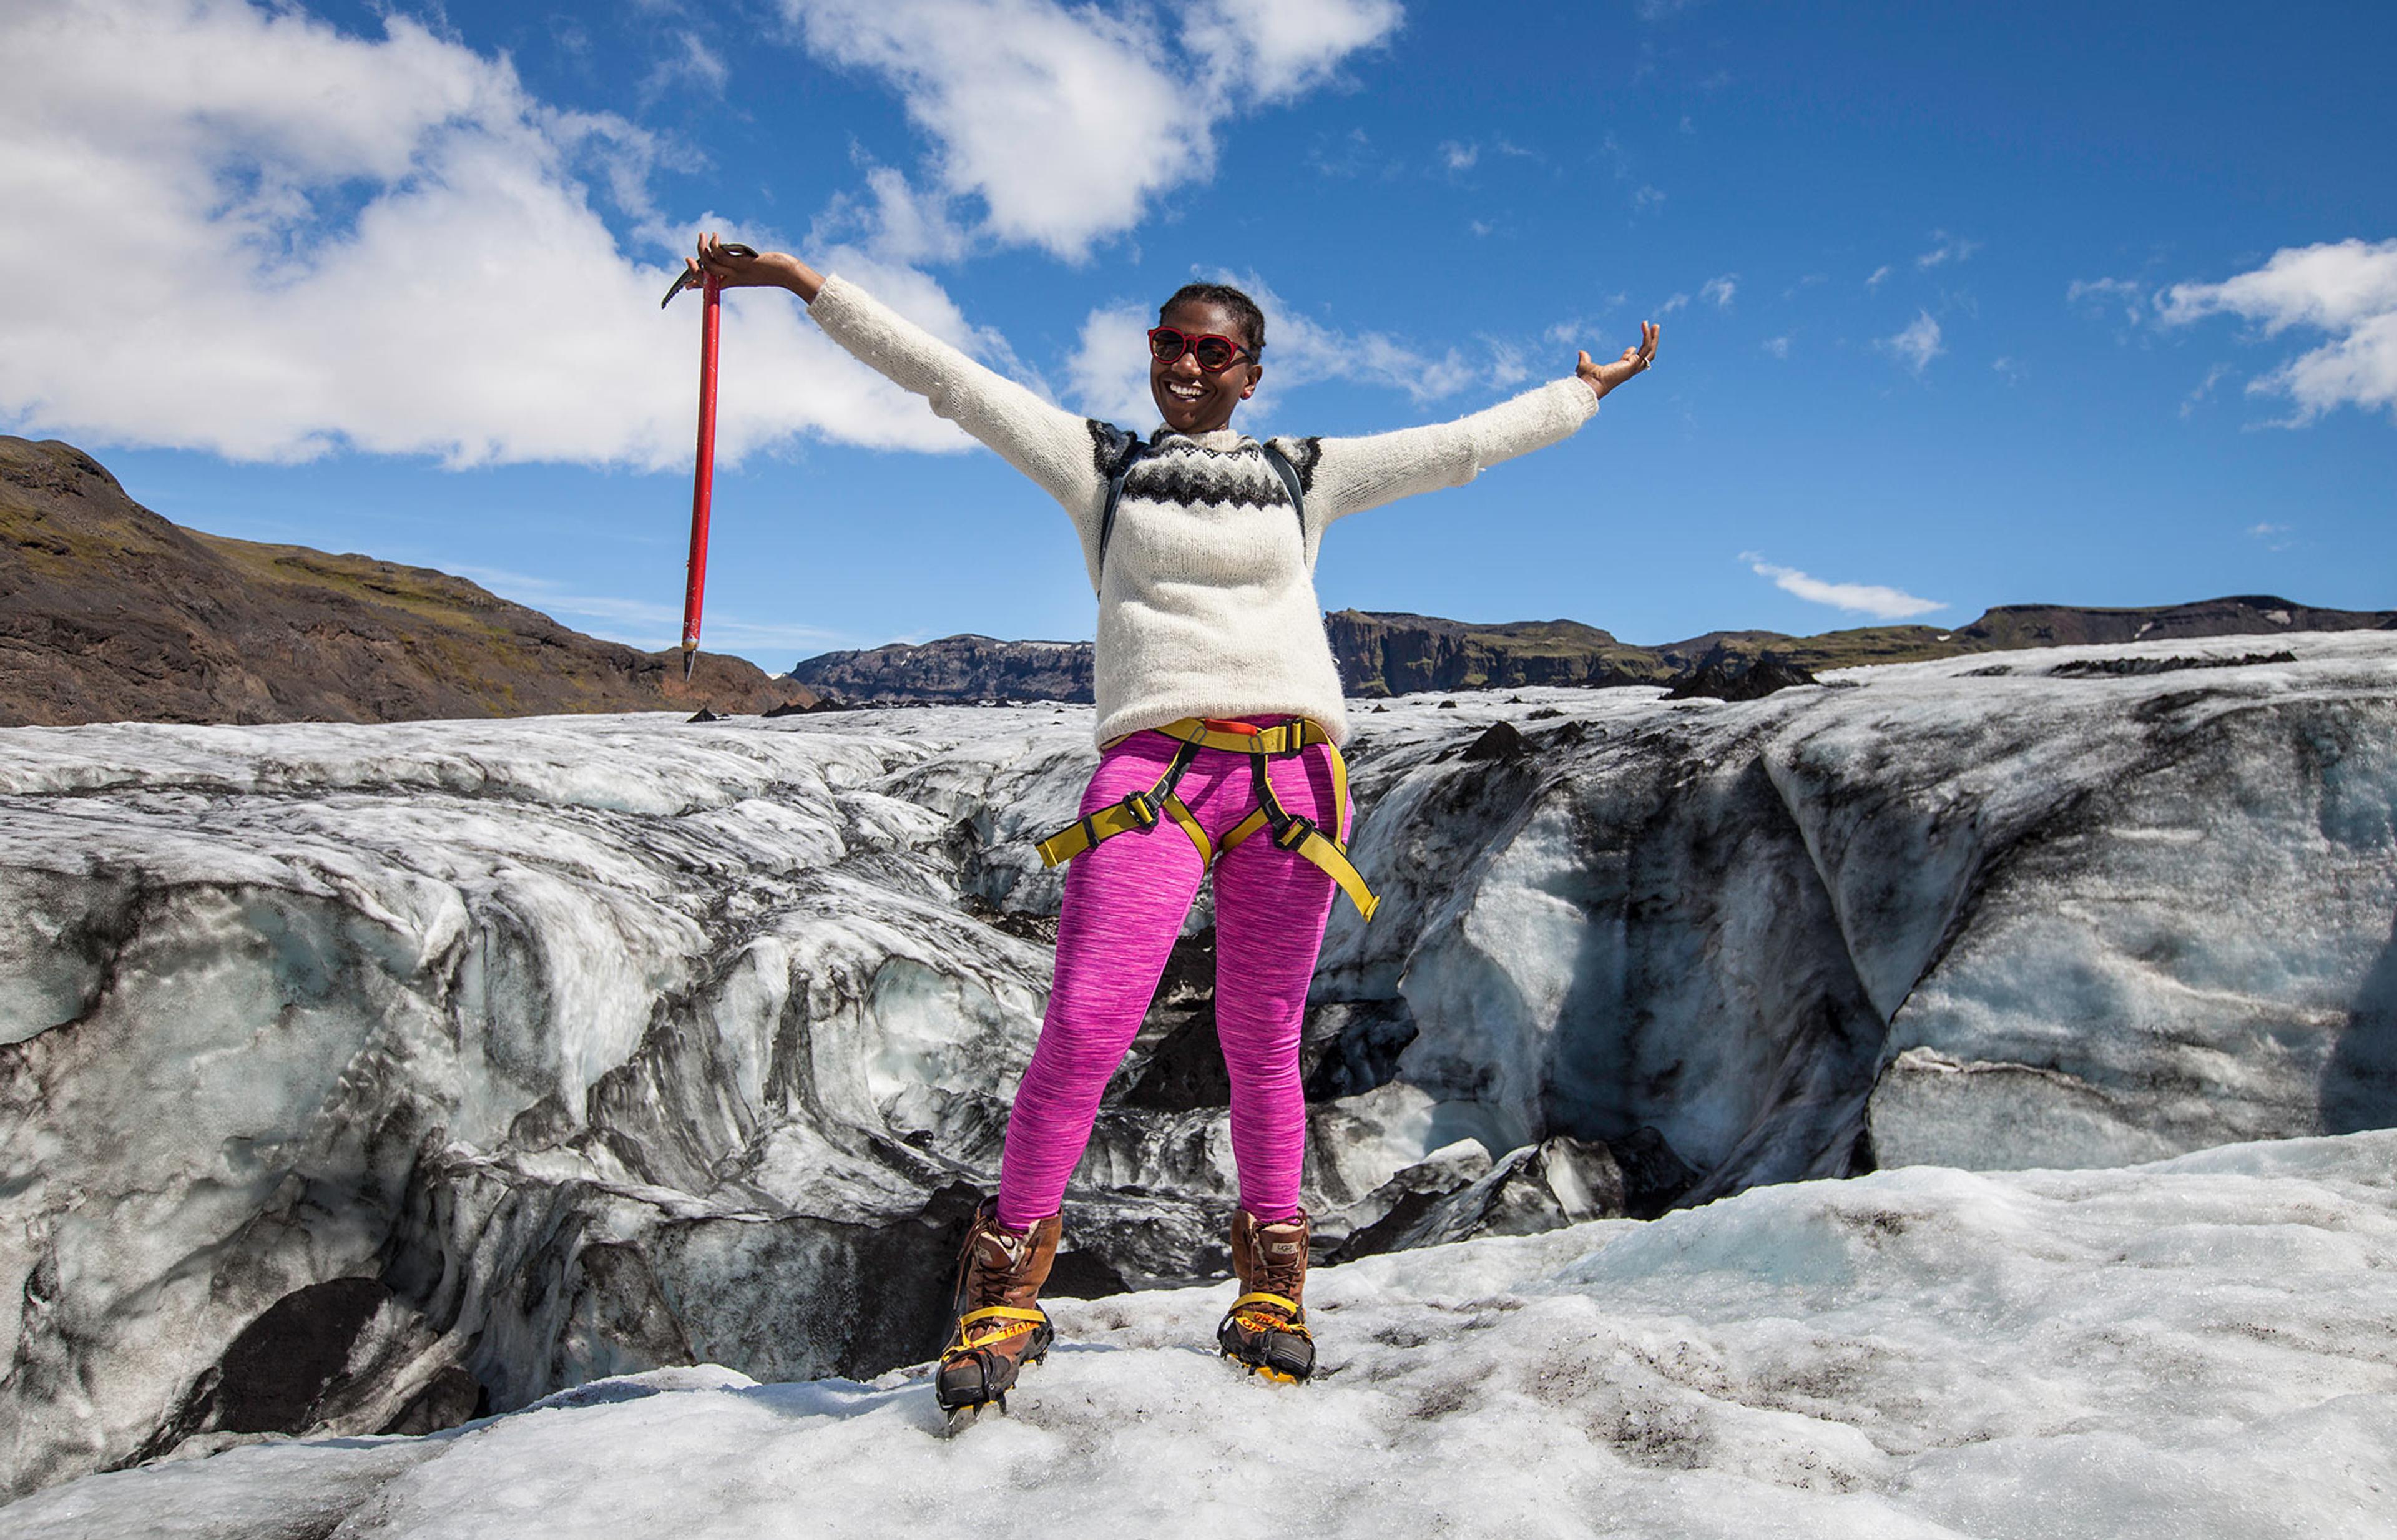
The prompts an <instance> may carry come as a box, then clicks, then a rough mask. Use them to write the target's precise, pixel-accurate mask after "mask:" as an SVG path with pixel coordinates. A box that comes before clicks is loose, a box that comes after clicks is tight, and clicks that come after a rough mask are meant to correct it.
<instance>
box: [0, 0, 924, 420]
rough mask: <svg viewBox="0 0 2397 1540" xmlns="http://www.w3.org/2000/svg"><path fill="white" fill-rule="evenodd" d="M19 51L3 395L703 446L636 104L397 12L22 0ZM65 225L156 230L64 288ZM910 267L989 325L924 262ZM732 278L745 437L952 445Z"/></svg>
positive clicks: (919, 296) (31, 407) (139, 409)
mask: <svg viewBox="0 0 2397 1540" xmlns="http://www.w3.org/2000/svg"><path fill="white" fill-rule="evenodd" d="M0 58H6V59H7V60H8V76H9V82H8V87H7V90H6V91H0V207H5V208H7V209H8V210H9V217H8V218H7V220H6V221H0V420H5V421H7V422H8V423H9V424H10V425H11V426H13V427H16V428H19V429H32V430H34V431H39V432H46V433H55V434H60V435H66V436H69V437H75V438H81V439H83V440H85V441H86V442H88V443H95V444H142V445H158V446H169V447H175V448H183V449H205V450H210V451H214V452H216V453H219V454H222V455H226V456H229V457H232V458H235V459H275V460H293V459H304V458H307V457H310V456H313V455H315V454H319V453H322V452H324V451H326V450H327V449H330V448H332V447H334V446H336V445H340V444H349V445H352V446H355V447H356V448H358V449H365V450H368V451H373V452H381V453H397V454H424V455H434V456H438V457H440V458H442V459H443V460H445V461H447V462H450V463H453V464H475V463H487V462H510V461H528V460H552V461H577V462H600V463H617V464H630V465H635V466H642V467H663V466H669V465H674V464H677V463H682V462H686V461H687V459H688V457H689V455H690V436H691V414H692V409H693V402H692V394H693V392H692V379H693V376H694V374H695V372H696V371H695V369H694V368H693V355H694V354H695V353H696V351H697V349H696V346H695V341H696V338H695V333H696V332H697V330H698V320H697V311H696V307H695V305H694V304H693V302H692V301H689V300H684V301H677V302H676V307H675V308H674V309H673V310H670V311H668V312H666V313H664V314H661V313H660V311H659V309H658V296H659V294H660V293H662V292H663V290H664V288H665V286H666V282H667V279H668V276H669V275H670V273H671V272H672V271H673V270H674V267H675V266H676V265H678V261H677V260H676V258H675V257H674V256H672V255H671V254H670V251H669V249H668V243H671V246H672V248H677V249H678V248H680V246H681V244H682V242H683V240H684V239H685V235H684V232H683V229H682V228H681V227H677V226H674V225H669V224H667V223H665V222H664V221H663V220H662V219H660V218H659V217H658V216H657V214H656V213H655V211H654V210H653V209H651V208H649V205H648V202H647V194H646V181H647V174H648V170H649V166H650V164H651V163H652V161H653V159H654V157H655V154H656V147H655V145H654V144H653V143H652V141H649V139H648V138H647V136H645V135H643V134H642V133H641V132H640V131H639V130H638V129H636V128H635V127H632V126H631V125H629V124H626V123H624V122H623V121H622V120H621V119H616V118H612V117H607V116H601V115H593V114H575V113H568V112H562V111H559V110H557V109H556V108H553V107H551V106H548V105H547V104H545V103H543V102H542V101H540V100H535V99H534V98H532V97H531V96H530V95H529V94H528V93H527V92H526V91H525V89H524V87H523V86H522V85H521V83H520V82H519V81H518V79H517V78H516V73H515V71H514V69H513V68H512V67H511V66H510V65H509V64H508V62H507V61H506V60H505V59H504V58H489V57H485V56H482V55H478V54H476V53H475V52H474V51H472V50H470V49H468V48H465V47H462V46H460V45H458V44H456V43H453V42H450V41H449V40H447V39H444V38H442V37H440V36H438V35H436V34H435V33H433V32H431V31H429V30H427V29H426V28H425V27H423V26H422V25H420V24H419V23H417V22H414V21H412V20H408V19H407V18H405V17H399V16H393V17H389V18H387V19H386V20H384V21H383V22H382V35H381V36H380V37H365V36H358V35H355V34H350V33H342V32H341V31H339V30H337V29H336V28H334V27H332V26H330V25H328V24H327V23H325V22H322V21H318V20H313V19H310V18H308V17H306V16H303V15H301V14H299V13H297V12H295V11H291V10H286V9H280V8H278V9H273V10H269V9H262V8H260V7H257V6H253V5H250V4H247V3H244V0H80V3H75V4H68V3H66V0H18V3H16V4H13V5H11V6H9V7H7V8H6V9H0ZM595 188H596V189H604V190H605V195H606V196H607V197H608V198H609V199H611V200H612V201H613V202H614V203H615V204H616V205H617V206H618V207H619V208H621V209H622V210H623V213H624V214H625V215H627V216H628V217H629V218H631V219H632V220H634V221H637V222H639V223H640V225H641V226H642V228H643V229H644V230H645V232H648V233H649V234H650V235H652V236H653V238H654V239H655V240H656V241H657V243H658V245H657V248H656V254H655V255H654V256H653V257H649V259H648V260H637V259H636V257H635V256H634V255H632V254H631V253H629V252H627V251H626V250H625V249H624V248H623V247H622V246H621V245H620V243H619V242H618V240H617V238H616V237H615V236H614V235H613V234H611V233H610V231H609V227H608V224H607V223H606V222H605V221H603V220H602V219H601V217H600V215H599V213H598V212H597V210H596V208H595V207H594V201H595V197H596V196H597V195H598V194H596V193H595ZM701 227H702V228H709V227H711V226H710V225H707V224H703V225H702V226H701ZM713 227H716V228H722V229H723V230H724V231H725V233H726V234H728V235H738V234H742V232H740V231H739V230H738V229H737V228H735V227H733V226H731V225H730V224H721V225H716V226H713ZM76 233H91V234H95V235H100V236H104V237H105V239H106V240H107V241H108V242H109V243H110V244H111V246H112V247H113V248H114V249H116V250H118V251H123V252H133V253H138V254H139V258H138V261H110V262H109V263H108V264H107V266H106V269H105V275H104V278H102V279H97V280H95V281H94V282H92V283H91V284H90V286H89V287H88V289H87V293H86V296H85V297H84V299H83V300H82V301H80V302H78V303H75V304H68V303H64V302H61V300H60V284H61V279H60V261H61V258H62V257H73V256H74V249H73V244H72V243H73V240H74V235H75V234H76ZM750 238H751V239H752V240H753V241H762V240H764V239H765V238H766V237H765V234H764V233H762V232H752V233H750ZM891 298H892V299H893V300H894V302H898V303H901V304H902V305H903V307H904V308H909V309H910V310H911V313H913V314H917V315H919V318H922V319H925V320H926V321H927V323H928V324H931V325H934V326H936V327H942V328H946V330H947V332H948V334H949V335H951V336H952V337H953V339H957V340H961V341H971V337H970V336H968V335H966V334H964V332H963V328H961V326H959V325H957V324H956V323H955V322H954V318H953V312H950V313H949V314H946V315H944V314H942V311H943V309H944V306H945V298H944V297H943V296H939V294H938V290H937V288H933V287H932V286H931V285H930V284H929V281H926V282H924V283H923V284H922V285H920V286H919V288H918V289H917V291H916V292H913V293H910V294H905V295H893V296H891ZM935 301H937V302H935ZM728 305H729V308H730V315H731V317H732V319H731V320H730V322H729V323H728V326H727V328H726V344H725V348H724V355H723V356H724V361H723V399H722V407H721V413H720V418H719V424H718V442H719V453H720V454H721V455H722V456H723V457H724V458H726V459H727V460H728V461H731V460H737V459H739V458H740V457H741V455H742V454H743V453H744V452H746V451H749V450H753V449H757V448H758V447H760V446H762V445H766V444H769V443H771V442H774V441H777V440H780V439H784V438H787V437H789V436H790V435H794V434H800V433H815V434H821V435H825V436H828V437H832V438H837V439H841V440H845V441H848V442H852V443H861V444H871V445H880V446H890V447H905V448H914V449H945V448H958V447H962V446H963V443H964V441H963V439H962V438H961V437H960V435H957V433H956V431H955V430H954V429H952V428H950V427H949V426H948V425H947V424H945V423H942V422H938V421H937V420H936V419H934V418H933V417H932V416H931V414H930V413H929V412H928V411H926V410H925V408H924V407H923V405H922V403H921V402H919V401H917V400H915V399H914V398H912V397H909V396H908V395H905V394H904V392H901V391H900V390H898V388H897V387H895V386H892V385H891V384H889V383H888V382H885V381H883V380H882V379H881V378H880V377H879V376H877V375H875V374H873V373H871V372H870V371H868V370H867V369H865V368H864V367H863V366H861V365H859V364H857V363H856V362H855V361H854V360H852V359H850V357H849V356H848V355H846V354H844V353H842V352H841V351H840V350H839V349H837V347H835V346H834V345H833V344H832V343H831V342H830V341H829V340H828V339H826V338H824V336H823V335H822V334H821V333H820V332H818V331H817V330H816V328H814V327H813V326H811V325H810V324H809V323H808V322H807V321H806V320H805V318H804V317H803V316H801V315H799V314H798V307H797V305H796V303H795V302H793V301H790V300H789V298H788V297H787V296H783V295H780V294H774V295H752V294H747V293H735V294H734V295H732V296H731V297H730V299H729V301H728Z"/></svg>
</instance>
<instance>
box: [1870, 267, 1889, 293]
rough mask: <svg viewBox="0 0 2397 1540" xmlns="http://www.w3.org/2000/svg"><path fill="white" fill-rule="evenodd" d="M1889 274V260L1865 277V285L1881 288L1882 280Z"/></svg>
mask: <svg viewBox="0 0 2397 1540" xmlns="http://www.w3.org/2000/svg"><path fill="white" fill-rule="evenodd" d="M1888 276H1889V264H1888V263H1887V262H1883V263H1881V265H1880V266H1879V267H1876V268H1874V269H1873V270H1872V273H1871V275H1869V276H1868V277H1867V278H1866V279H1865V287H1866V288H1880V287H1881V280H1882V279H1883V278H1886V277H1888Z"/></svg>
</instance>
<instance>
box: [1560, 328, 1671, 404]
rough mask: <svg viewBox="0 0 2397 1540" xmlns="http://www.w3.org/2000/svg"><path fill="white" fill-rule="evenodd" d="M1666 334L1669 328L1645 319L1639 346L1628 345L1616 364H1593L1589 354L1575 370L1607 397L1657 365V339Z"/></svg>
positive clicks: (1599, 393) (1601, 397)
mask: <svg viewBox="0 0 2397 1540" xmlns="http://www.w3.org/2000/svg"><path fill="white" fill-rule="evenodd" d="M1664 334H1665V328H1662V327H1660V326H1658V325H1657V324H1656V323H1655V322H1654V321H1642V322H1640V345H1639V346H1638V347H1629V348H1625V349H1624V350H1623V356H1622V357H1620V358H1617V359H1616V360H1615V361H1614V362H1613V363H1612V364H1593V363H1591V362H1590V361H1589V355H1588V354H1587V353H1585V354H1583V355H1581V362H1580V364H1578V365H1577V366H1575V367H1574V368H1573V372H1574V373H1575V374H1578V375H1580V376H1581V377H1582V378H1583V379H1584V380H1587V382H1589V388H1590V389H1591V390H1593V391H1596V392H1597V393H1598V395H1599V399H1600V400H1604V399H1605V398H1606V393H1607V392H1608V391H1611V390H1613V389H1614V387H1615V386H1617V385H1619V384H1621V383H1623V382H1625V381H1626V380H1628V379H1630V378H1631V377H1632V376H1633V375H1635V374H1638V373H1640V372H1641V371H1642V370H1644V369H1651V368H1655V367H1656V339H1657V338H1659V337H1662V336H1663V335H1664Z"/></svg>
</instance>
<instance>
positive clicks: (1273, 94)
mask: <svg viewBox="0 0 2397 1540" xmlns="http://www.w3.org/2000/svg"><path fill="white" fill-rule="evenodd" d="M1404 20H1405V10H1404V8H1403V7H1401V6H1400V5H1399V0H1306V3H1305V4H1298V5H1293V4H1292V3H1291V0H1199V3H1198V4H1197V5H1195V6H1194V7H1191V9H1190V11H1189V12H1188V13H1187V15H1186V16H1185V18H1184V20H1183V23H1182V37H1183V42H1184V45H1185V47H1188V48H1189V49H1190V50H1191V51H1192V52H1194V53H1196V54H1198V56H1199V57H1201V58H1203V59H1205V60H1208V61H1209V63H1210V65H1211V67H1212V75H1213V80H1214V84H1216V85H1218V86H1220V87H1223V88H1224V89H1225V90H1226V91H1227V92H1237V91H1242V90H1247V91H1251V92H1253V93H1254V94H1255V96H1256V97H1257V99H1258V100H1264V101H1279V100H1287V99H1289V98H1291V97H1294V96H1298V95H1300V94H1302V93H1303V92H1306V91H1309V90H1312V89H1314V88H1315V87H1318V86H1320V85H1323V84H1324V83H1325V82H1327V81H1329V80H1331V79H1332V76H1333V74H1335V72H1337V71H1338V69H1339V67H1340V64H1341V61H1342V60H1346V58H1347V57H1348V56H1349V55H1350V54H1352V53H1356V52H1359V51H1360V50H1362V49H1365V48H1370V47H1374V46H1375V45H1377V44H1379V43H1381V42H1383V41H1385V40H1386V39H1387V38H1388V37H1389V36H1390V34H1391V33H1395V32H1397V31H1398V30H1399V24H1400V23H1401V22H1402V21H1404Z"/></svg>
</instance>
